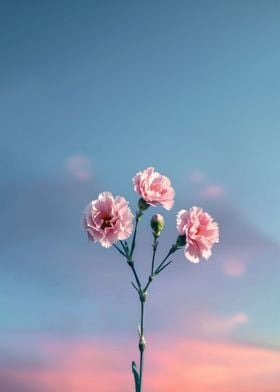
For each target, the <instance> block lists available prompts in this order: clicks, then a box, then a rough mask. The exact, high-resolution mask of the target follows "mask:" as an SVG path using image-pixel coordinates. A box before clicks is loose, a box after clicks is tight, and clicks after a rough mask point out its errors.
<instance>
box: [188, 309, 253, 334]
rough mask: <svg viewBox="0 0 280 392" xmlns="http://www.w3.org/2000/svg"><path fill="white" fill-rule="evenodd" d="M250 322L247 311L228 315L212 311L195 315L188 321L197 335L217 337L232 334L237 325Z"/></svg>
mask: <svg viewBox="0 0 280 392" xmlns="http://www.w3.org/2000/svg"><path fill="white" fill-rule="evenodd" d="M248 322H249V317H248V315H247V314H246V313H243V312H239V313H234V314H231V315H228V316H224V315H217V314H212V313H206V312H205V313H202V314H197V315H193V317H192V318H191V319H190V320H189V321H188V324H189V325H190V326H191V329H192V331H194V332H193V333H194V334H195V336H199V337H215V338H216V339H221V338H225V337H227V336H230V335H231V333H232V332H234V330H235V329H236V328H237V327H240V326H242V325H245V324H247V323H248Z"/></svg>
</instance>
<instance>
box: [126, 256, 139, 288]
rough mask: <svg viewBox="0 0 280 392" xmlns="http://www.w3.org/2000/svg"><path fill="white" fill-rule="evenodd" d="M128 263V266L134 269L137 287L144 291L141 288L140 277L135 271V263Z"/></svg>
mask: <svg viewBox="0 0 280 392" xmlns="http://www.w3.org/2000/svg"><path fill="white" fill-rule="evenodd" d="M127 263H128V265H129V266H130V268H131V269H132V272H133V275H134V277H135V280H136V282H137V286H138V288H139V290H141V289H142V288H141V283H140V279H139V277H138V274H137V272H136V269H135V267H134V262H133V261H128V262H127Z"/></svg>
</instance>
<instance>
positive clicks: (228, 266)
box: [222, 259, 247, 278]
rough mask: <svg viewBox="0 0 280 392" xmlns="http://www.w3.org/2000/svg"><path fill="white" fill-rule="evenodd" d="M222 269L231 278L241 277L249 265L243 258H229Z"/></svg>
mask: <svg viewBox="0 0 280 392" xmlns="http://www.w3.org/2000/svg"><path fill="white" fill-rule="evenodd" d="M222 269H223V272H224V274H225V275H227V276H230V277H231V278H240V277H241V276H243V275H245V273H246V270H247V266H246V263H245V262H244V261H243V260H238V259H229V260H226V261H225V262H224V263H223V264H222Z"/></svg>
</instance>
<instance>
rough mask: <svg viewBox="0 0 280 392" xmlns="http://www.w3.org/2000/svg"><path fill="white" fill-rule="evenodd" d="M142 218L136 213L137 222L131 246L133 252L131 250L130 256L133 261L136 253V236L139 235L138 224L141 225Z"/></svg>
mask: <svg viewBox="0 0 280 392" xmlns="http://www.w3.org/2000/svg"><path fill="white" fill-rule="evenodd" d="M140 216H141V215H140V213H139V211H136V222H135V228H134V233H133V239H132V244H131V250H130V255H129V258H130V259H132V257H133V252H134V249H135V240H136V234H137V228H138V223H139V218H140Z"/></svg>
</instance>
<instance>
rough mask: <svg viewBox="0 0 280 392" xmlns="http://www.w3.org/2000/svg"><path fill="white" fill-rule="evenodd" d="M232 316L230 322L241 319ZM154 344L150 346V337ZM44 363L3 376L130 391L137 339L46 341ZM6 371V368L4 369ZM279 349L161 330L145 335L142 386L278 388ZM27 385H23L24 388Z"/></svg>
mask: <svg viewBox="0 0 280 392" xmlns="http://www.w3.org/2000/svg"><path fill="white" fill-rule="evenodd" d="M244 320H245V318H244V316H242V315H239V316H235V319H234V320H231V321H230V324H234V325H236V324H240V323H243V322H244ZM150 341H151V342H153V347H151V348H150V347H149V342H150ZM40 350H41V353H42V355H44V356H47V357H48V365H47V366H45V367H43V368H38V367H34V369H32V368H30V367H28V368H26V369H23V368H20V369H16V370H14V369H6V370H5V372H4V371H3V370H2V371H0V387H1V378H3V377H4V376H5V379H6V380H7V378H10V380H11V381H14V382H15V383H17V385H22V386H23V387H24V388H28V386H29V387H30V390H36V391H40V392H61V391H67V392H77V391H79V392H93V391H94V392H120V391H124V392H125V391H132V389H133V379H132V374H131V371H130V360H131V359H133V358H134V359H136V358H137V357H138V353H137V348H136V344H135V342H132V341H130V340H128V341H125V342H123V344H122V345H121V344H120V343H119V344H117V343H108V342H106V341H101V340H99V341H98V342H94V341H79V342H75V343H73V342H68V343H65V342H64V343H59V342H50V341H49V342H48V341H45V342H44V343H43V344H41V347H40ZM4 373H5V374H4ZM279 374H280V350H275V349H274V350H273V349H269V348H261V347H254V346H250V345H246V344H234V343H232V342H215V341H211V342H210V341H201V340H188V339H183V338H172V337H170V336H161V337H157V338H153V339H152V338H151V337H149V339H148V349H147V356H146V359H145V379H144V390H146V391H149V392H171V391H172V392H186V391H195V392H209V391H215V392H225V391H227V392H251V391H254V392H277V391H279V390H280V379H279ZM24 390H27V389H24Z"/></svg>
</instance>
